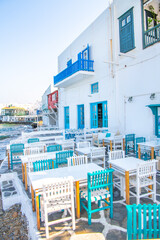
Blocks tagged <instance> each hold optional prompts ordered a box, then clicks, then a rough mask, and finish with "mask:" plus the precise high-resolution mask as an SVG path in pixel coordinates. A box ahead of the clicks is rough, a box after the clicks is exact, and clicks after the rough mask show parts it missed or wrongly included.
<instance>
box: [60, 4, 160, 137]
mask: <svg viewBox="0 0 160 240" xmlns="http://www.w3.org/2000/svg"><path fill="white" fill-rule="evenodd" d="M157 3H159V1H158V0H153V5H154V6H156V4H157ZM131 8H133V28H134V46H135V47H134V48H133V49H132V50H131V51H128V52H127V53H120V39H119V18H120V17H121V16H122V15H123V14H124V13H125V12H127V11H128V10H129V9H131ZM155 10H156V9H155ZM158 11H159V10H158ZM156 14H157V18H158V17H159V12H157V13H156ZM142 33H143V31H142V10H141V1H140V0H134V1H133V0H124V1H120V0H115V1H113V4H112V5H111V6H110V8H108V9H106V10H105V11H104V12H103V13H102V14H101V15H100V16H99V17H98V18H97V19H96V20H95V21H94V22H93V23H92V24H91V25H90V26H89V27H88V28H87V29H86V30H85V31H84V32H83V33H82V34H81V35H80V36H79V37H78V38H77V39H76V40H75V41H74V42H73V43H72V44H71V45H70V46H68V48H67V49H66V50H65V51H64V52H63V53H62V54H61V55H60V56H59V57H58V72H59V73H60V72H62V71H63V70H64V69H65V68H66V63H67V61H68V60H69V59H72V63H73V62H75V61H76V60H77V54H78V53H79V52H81V51H82V50H83V49H84V48H85V47H86V46H87V44H89V46H90V59H91V60H94V74H92V75H87V74H85V78H84V76H83V78H82V76H80V79H78V77H75V78H74V79H72V81H71V80H69V79H71V78H72V77H73V76H74V74H73V76H71V77H70V78H68V80H67V79H66V82H67V81H68V85H67V86H66V85H65V84H64V87H63V81H62V82H61V83H62V84H61V85H60V87H59V126H60V128H64V127H65V126H64V107H66V106H69V127H70V128H77V126H78V119H77V116H78V114H77V105H80V104H84V121H85V128H91V119H90V118H91V113H90V111H91V107H90V104H91V103H96V102H103V101H107V108H108V128H109V130H110V131H114V132H116V131H120V132H122V133H135V134H136V135H137V136H151V135H153V134H155V119H154V115H153V114H152V111H151V109H150V108H148V107H146V106H147V105H151V104H152V105H153V104H160V81H159V74H158V67H159V66H158V65H159V60H160V44H159V42H157V43H155V44H153V45H151V46H149V47H147V48H145V49H143V41H142V39H143V38H142V35H143V34H142ZM73 80H74V81H73ZM96 82H98V84H99V91H98V93H94V94H91V84H93V83H96ZM153 93H155V95H154V97H155V98H154V99H152V100H151V98H150V96H151V94H153ZM131 97H132V98H131ZM130 99H132V101H128V100H130Z"/></svg>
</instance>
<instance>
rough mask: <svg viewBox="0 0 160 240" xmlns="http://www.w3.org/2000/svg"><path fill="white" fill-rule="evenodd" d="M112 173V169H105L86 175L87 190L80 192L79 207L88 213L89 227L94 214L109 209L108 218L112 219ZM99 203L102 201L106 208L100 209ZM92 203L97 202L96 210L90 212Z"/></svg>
mask: <svg viewBox="0 0 160 240" xmlns="http://www.w3.org/2000/svg"><path fill="white" fill-rule="evenodd" d="M113 171H114V170H113V169H106V170H102V171H98V172H93V173H88V175H87V182H88V189H87V190H83V191H81V192H80V206H81V207H83V208H84V209H85V210H86V211H87V213H88V224H89V225H90V224H91V216H92V213H94V212H98V211H101V210H105V209H110V218H113V174H112V173H113ZM101 201H104V202H105V203H106V206H104V207H101V206H100V203H101ZM93 202H98V208H97V209H93V210H92V203H93ZM85 203H87V205H86V204H85Z"/></svg>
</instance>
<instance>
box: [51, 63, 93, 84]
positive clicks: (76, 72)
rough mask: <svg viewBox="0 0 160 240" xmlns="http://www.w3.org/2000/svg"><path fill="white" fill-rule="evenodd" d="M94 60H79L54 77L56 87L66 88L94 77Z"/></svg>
mask: <svg viewBox="0 0 160 240" xmlns="http://www.w3.org/2000/svg"><path fill="white" fill-rule="evenodd" d="M93 63H94V61H93V60H85V59H78V60H77V61H76V62H74V63H73V64H71V65H70V66H69V67H67V68H66V69H64V70H63V71H62V72H60V73H59V74H57V75H56V76H55V77H54V85H55V86H56V87H66V86H68V85H70V84H73V83H75V82H76V81H79V80H82V79H84V78H86V77H87V78H88V77H89V76H92V75H94V68H93Z"/></svg>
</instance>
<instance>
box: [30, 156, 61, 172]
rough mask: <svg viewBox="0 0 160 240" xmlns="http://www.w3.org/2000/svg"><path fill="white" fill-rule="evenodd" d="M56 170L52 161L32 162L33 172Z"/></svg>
mask: <svg viewBox="0 0 160 240" xmlns="http://www.w3.org/2000/svg"><path fill="white" fill-rule="evenodd" d="M54 168H57V166H56V160H53V159H47V160H39V161H36V162H33V171H34V172H38V171H44V170H49V169H54Z"/></svg>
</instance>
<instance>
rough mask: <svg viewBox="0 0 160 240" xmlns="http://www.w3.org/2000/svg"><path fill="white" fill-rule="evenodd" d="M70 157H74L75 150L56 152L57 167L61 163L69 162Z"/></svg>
mask: <svg viewBox="0 0 160 240" xmlns="http://www.w3.org/2000/svg"><path fill="white" fill-rule="evenodd" d="M69 157H73V151H72V150H68V151H62V152H58V153H56V164H57V167H58V166H59V165H62V164H67V162H68V161H67V158H69Z"/></svg>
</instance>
